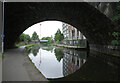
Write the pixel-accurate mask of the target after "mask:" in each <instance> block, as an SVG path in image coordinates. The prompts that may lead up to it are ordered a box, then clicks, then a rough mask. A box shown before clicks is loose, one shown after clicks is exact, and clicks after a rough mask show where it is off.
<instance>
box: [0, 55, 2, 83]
mask: <svg viewBox="0 0 120 83" xmlns="http://www.w3.org/2000/svg"><path fill="white" fill-rule="evenodd" d="M1 82H2V57H1V53H0V83H1Z"/></svg>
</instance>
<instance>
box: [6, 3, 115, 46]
mask: <svg viewBox="0 0 120 83" xmlns="http://www.w3.org/2000/svg"><path fill="white" fill-rule="evenodd" d="M46 20H58V21H63V22H66V23H69V24H71V25H73V26H74V27H76V28H77V29H78V30H80V31H81V32H82V33H83V34H84V35H85V36H86V38H87V39H88V42H89V43H90V44H100V45H102V44H110V42H111V40H112V39H113V38H112V35H111V34H112V32H113V31H115V30H114V25H113V24H112V23H111V21H110V20H109V19H108V18H107V17H106V16H105V15H103V14H102V13H100V12H99V11H98V10H97V9H96V8H94V7H93V6H91V5H89V4H88V3H5V35H6V36H5V47H6V48H10V47H12V46H13V45H14V43H15V41H16V39H17V38H18V37H19V35H20V34H21V33H22V32H23V31H24V30H25V29H26V28H28V27H29V26H31V25H33V24H35V23H38V22H42V21H46ZM79 27H80V28H79ZM108 33H109V34H108Z"/></svg>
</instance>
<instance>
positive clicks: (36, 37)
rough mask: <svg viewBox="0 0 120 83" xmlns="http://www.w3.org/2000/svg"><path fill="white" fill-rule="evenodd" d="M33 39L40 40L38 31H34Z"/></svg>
mask: <svg viewBox="0 0 120 83" xmlns="http://www.w3.org/2000/svg"><path fill="white" fill-rule="evenodd" d="M31 39H32V40H39V36H38V35H37V33H36V32H34V33H33V34H32V38H31Z"/></svg>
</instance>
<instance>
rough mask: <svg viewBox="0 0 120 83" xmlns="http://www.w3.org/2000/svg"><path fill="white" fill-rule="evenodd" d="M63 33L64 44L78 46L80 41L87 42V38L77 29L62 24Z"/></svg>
mask: <svg viewBox="0 0 120 83" xmlns="http://www.w3.org/2000/svg"><path fill="white" fill-rule="evenodd" d="M62 27H63V28H62V31H63V35H64V44H69V45H78V44H79V43H80V40H85V39H86V38H85V36H84V35H83V34H82V33H81V32H80V31H78V30H77V29H76V28H75V27H73V26H71V25H69V24H66V23H62Z"/></svg>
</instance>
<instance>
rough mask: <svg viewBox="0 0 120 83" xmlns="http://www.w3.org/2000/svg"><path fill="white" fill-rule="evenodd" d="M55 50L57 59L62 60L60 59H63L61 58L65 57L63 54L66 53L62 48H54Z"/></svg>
mask: <svg viewBox="0 0 120 83" xmlns="http://www.w3.org/2000/svg"><path fill="white" fill-rule="evenodd" d="M54 52H55V56H56V58H57V60H58V61H59V62H60V60H61V59H62V58H63V56H64V53H63V51H62V49H60V48H56V49H55V50H54Z"/></svg>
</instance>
